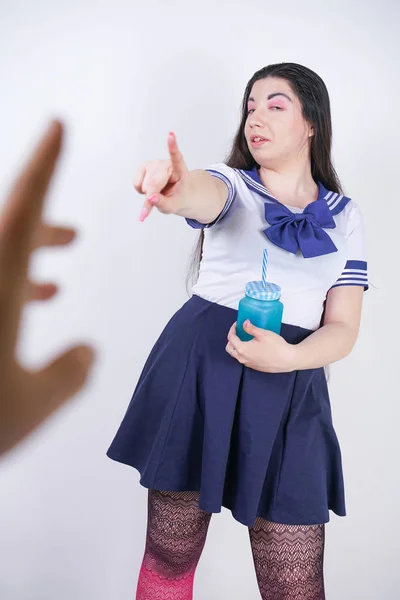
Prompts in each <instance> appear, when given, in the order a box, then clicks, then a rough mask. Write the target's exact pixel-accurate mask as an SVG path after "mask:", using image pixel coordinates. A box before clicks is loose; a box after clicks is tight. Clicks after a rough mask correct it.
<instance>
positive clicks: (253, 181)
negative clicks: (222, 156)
mask: <svg viewBox="0 0 400 600" xmlns="http://www.w3.org/2000/svg"><path fill="white" fill-rule="evenodd" d="M235 170H236V171H237V173H238V174H239V175H240V176H241V178H242V179H243V181H244V183H245V184H246V186H247V187H248V188H249V189H250V190H252V191H254V192H257V193H258V194H260V195H261V196H263V197H264V198H267V199H268V200H271V201H272V202H276V203H278V204H281V202H279V200H277V198H275V197H274V196H273V195H272V194H271V193H270V192H269V191H268V190H267V188H266V187H265V186H264V184H263V183H262V181H261V179H260V176H259V174H258V170H257V167H253V169H251V170H243V169H235ZM317 185H318V199H317V200H315V201H314V202H318V201H320V200H325V201H326V203H327V205H328V208H329V210H330V211H331V214H332V216H335V215H338V214H339V213H341V212H342V210H343V209H344V208H345V206H346V205H347V204H348V203H349V202H350V198H347V197H346V196H344V195H342V194H337V193H335V192H331V191H329V190H327V189H326V188H325V187H324V186H323V185H322V183H320V182H318V183H317ZM310 204H312V202H311V203H310ZM310 204H309V205H308V206H310ZM283 206H286V207H287V208H288V209H291V208H296V207H293V206H289V205H286V204H283ZM306 208H307V207H306ZM298 210H301V211H302V212H303V210H305V209H298Z"/></svg>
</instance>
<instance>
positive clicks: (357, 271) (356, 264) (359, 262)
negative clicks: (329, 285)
mask: <svg viewBox="0 0 400 600" xmlns="http://www.w3.org/2000/svg"><path fill="white" fill-rule="evenodd" d="M347 229H348V232H349V233H348V238H347V244H348V245H347V262H346V264H345V268H344V270H343V273H342V274H341V276H340V277H339V279H338V280H337V282H336V284H335V285H334V286H333V287H339V286H344V285H360V286H362V287H363V288H364V290H365V291H367V290H368V287H369V286H368V265H367V252H366V237H365V227H364V219H363V216H362V213H361V210H360V208H359V206H358V205H357V204H355V203H354V202H353V203H352V207H351V212H350V214H349V217H348V228H347Z"/></svg>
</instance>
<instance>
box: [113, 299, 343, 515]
mask: <svg viewBox="0 0 400 600" xmlns="http://www.w3.org/2000/svg"><path fill="white" fill-rule="evenodd" d="M236 317H237V311H235V310H232V309H230V308H226V307H224V306H221V305H219V304H215V303H212V302H208V301H207V300H204V299H203V298H200V297H198V296H193V297H192V298H191V299H190V300H189V301H188V302H187V303H186V304H184V306H183V307H182V308H181V309H180V310H179V311H178V312H177V313H176V314H175V315H174V316H173V318H172V319H171V320H170V322H169V323H168V325H167V326H166V328H165V330H164V331H163V333H162V334H161V336H160V338H159V340H158V341H157V343H156V344H155V346H154V348H153V350H152V352H151V354H150V356H149V358H148V360H147V362H146V364H145V367H144V369H143V372H142V374H141V376H140V379H139V382H138V384H137V387H136V390H135V392H134V394H133V397H132V400H131V402H130V404H129V406H128V409H127V411H126V414H125V416H124V418H123V421H122V423H121V426H120V427H119V429H118V431H117V434H116V436H115V438H114V440H113V442H112V444H111V446H110V448H109V450H108V452H107V454H108V456H109V457H110V458H112V459H114V460H116V461H119V462H121V463H125V464H127V465H131V466H132V467H135V468H136V469H137V470H138V471H139V473H140V475H141V479H140V483H141V484H142V485H143V486H145V487H147V488H152V489H157V490H165V491H199V492H200V501H199V506H200V508H201V509H202V510H204V511H207V512H220V511H221V507H222V506H224V507H226V508H228V509H230V510H231V511H232V514H233V516H234V518H235V519H236V520H237V521H239V522H240V523H243V524H244V525H248V526H252V525H253V524H254V521H255V519H256V517H258V516H259V517H262V518H264V519H267V520H269V521H273V522H275V523H285V524H291V525H312V524H322V523H326V522H327V521H329V510H332V511H334V512H335V513H336V514H337V515H340V516H344V515H345V499H344V486H343V474H342V463H341V454H340V448H339V444H338V440H337V437H336V434H335V431H334V428H333V424H332V415H331V408H330V402H329V395H328V389H327V383H326V378H325V373H324V369H322V368H321V369H309V370H303V371H294V372H291V373H261V372H259V371H255V370H252V369H249V368H247V367H244V366H243V365H241V364H240V363H239V362H238V361H237V360H236V359H235V358H232V357H231V356H230V355H229V354H228V353H227V352H226V351H225V346H226V343H227V334H228V331H229V329H230V327H231V326H232V323H234V322H235V321H236ZM310 334H311V331H309V330H306V329H302V328H300V327H294V326H292V325H287V324H283V326H282V331H281V335H282V336H283V337H284V338H285V339H286V341H287V342H289V343H291V344H297V343H299V342H301V341H302V340H303V339H305V338H306V337H307V336H308V335H310Z"/></svg>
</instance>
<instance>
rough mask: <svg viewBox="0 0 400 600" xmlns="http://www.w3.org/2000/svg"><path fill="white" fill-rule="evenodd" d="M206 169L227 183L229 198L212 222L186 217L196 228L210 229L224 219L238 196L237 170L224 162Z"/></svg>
mask: <svg viewBox="0 0 400 600" xmlns="http://www.w3.org/2000/svg"><path fill="white" fill-rule="evenodd" d="M205 170H206V171H207V173H210V174H211V175H212V176H213V177H217V178H218V179H220V180H221V181H223V182H224V183H225V184H226V186H227V188H228V199H227V201H226V202H225V206H224V208H223V209H222V211H221V213H220V214H219V215H218V217H217V218H216V219H215V221H213V222H212V223H208V224H204V223H200V222H199V221H196V220H195V219H186V221H187V223H188V224H189V225H190V226H191V227H193V228H194V229H208V228H209V227H213V225H216V224H217V223H219V222H220V221H222V219H223V218H224V217H225V216H226V215H227V214H228V212H229V209H230V208H231V206H232V203H233V201H234V199H235V196H236V184H235V171H234V170H233V169H232V168H231V167H228V166H227V165H225V164H224V163H216V164H214V165H211V166H210V167H208V168H207V169H205Z"/></svg>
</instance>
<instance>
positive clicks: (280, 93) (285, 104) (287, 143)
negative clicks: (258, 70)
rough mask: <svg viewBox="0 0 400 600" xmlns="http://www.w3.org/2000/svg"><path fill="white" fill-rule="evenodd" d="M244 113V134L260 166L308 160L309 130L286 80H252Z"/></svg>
mask: <svg viewBox="0 0 400 600" xmlns="http://www.w3.org/2000/svg"><path fill="white" fill-rule="evenodd" d="M247 110H248V114H247V121H246V124H245V129H244V134H245V137H246V141H247V145H248V147H249V150H250V153H251V155H252V156H253V158H254V160H255V161H256V162H257V163H258V164H259V165H260V166H263V167H266V168H273V169H276V168H280V167H282V166H284V165H287V164H290V163H293V162H295V161H298V160H299V159H300V158H301V157H304V156H306V157H307V158H308V157H309V153H310V139H311V137H312V135H313V133H314V131H313V127H312V126H311V125H310V124H309V123H308V122H307V121H306V120H305V119H304V117H303V115H302V109H301V104H300V101H299V99H298V97H297V96H296V95H295V94H294V92H293V90H292V88H291V86H290V84H289V82H288V81H286V80H285V79H280V78H278V77H267V78H266V79H260V80H258V81H256V83H255V84H254V85H253V88H252V90H251V93H250V97H249V100H248V105H247Z"/></svg>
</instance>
